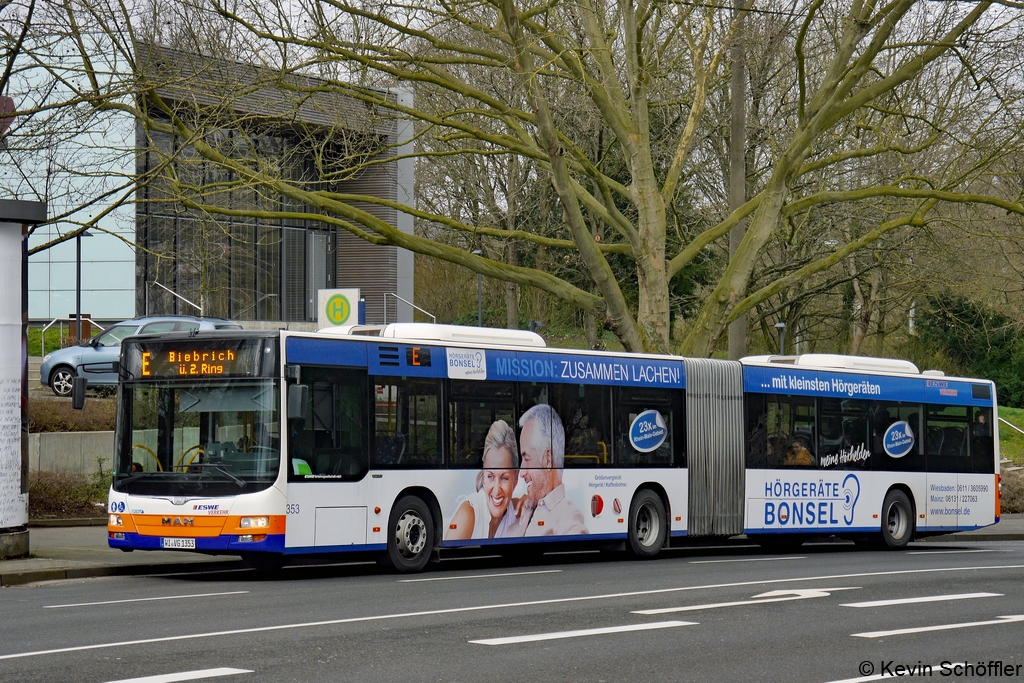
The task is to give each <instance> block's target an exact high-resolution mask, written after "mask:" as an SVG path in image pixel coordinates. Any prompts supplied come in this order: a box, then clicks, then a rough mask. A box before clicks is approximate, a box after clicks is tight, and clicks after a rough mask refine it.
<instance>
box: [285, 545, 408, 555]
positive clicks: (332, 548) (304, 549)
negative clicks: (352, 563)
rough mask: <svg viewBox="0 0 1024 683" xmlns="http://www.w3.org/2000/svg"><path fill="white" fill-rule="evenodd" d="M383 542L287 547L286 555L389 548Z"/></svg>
mask: <svg viewBox="0 0 1024 683" xmlns="http://www.w3.org/2000/svg"><path fill="white" fill-rule="evenodd" d="M387 549H388V547H387V546H386V545H385V544H383V543H369V544H362V545H303V546H297V547H294V548H285V549H284V554H285V555H327V554H334V553H361V552H370V551H373V552H379V551H382V550H387Z"/></svg>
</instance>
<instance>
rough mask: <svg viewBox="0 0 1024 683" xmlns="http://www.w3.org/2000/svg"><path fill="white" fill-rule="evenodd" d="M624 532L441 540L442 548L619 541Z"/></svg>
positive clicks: (624, 535) (623, 536) (624, 536)
mask: <svg viewBox="0 0 1024 683" xmlns="http://www.w3.org/2000/svg"><path fill="white" fill-rule="evenodd" d="M624 538H626V534H624V533H618V534H575V535H572V536H520V537H516V538H466V539H460V540H457V541H443V542H442V543H441V547H442V548H464V547H477V546H499V545H525V544H527V543H563V542H566V543H571V542H573V541H621V540H622V539H624Z"/></svg>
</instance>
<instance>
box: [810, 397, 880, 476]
mask: <svg viewBox="0 0 1024 683" xmlns="http://www.w3.org/2000/svg"><path fill="white" fill-rule="evenodd" d="M818 401H819V403H818V406H819V410H818V464H819V465H820V466H821V467H822V468H824V469H832V470H866V469H870V467H871V465H870V460H871V447H870V445H869V440H868V402H867V401H858V400H856V399H840V398H820V399H818Z"/></svg>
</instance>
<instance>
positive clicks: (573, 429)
mask: <svg viewBox="0 0 1024 683" xmlns="http://www.w3.org/2000/svg"><path fill="white" fill-rule="evenodd" d="M551 404H552V405H553V406H554V407H555V410H556V411H558V415H559V416H560V417H561V418H562V425H563V426H564V427H565V465H566V467H598V466H602V465H610V464H611V463H612V458H611V443H612V425H611V422H612V421H611V387H601V386H593V385H590V386H588V385H583V384H553V385H551Z"/></svg>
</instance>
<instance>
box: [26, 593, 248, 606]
mask: <svg viewBox="0 0 1024 683" xmlns="http://www.w3.org/2000/svg"><path fill="white" fill-rule="evenodd" d="M248 592H249V591H229V592H227V593H196V594H194V595H164V596H162V597H156V598H132V599H131V600H104V601H103V602H76V603H73V604H70V605H44V606H43V609H60V608H62V607H92V606H93V605H120V604H122V603H125V602H149V601H150V600H184V599H185V598H212V597H215V596H218V595H244V594H246V593H248Z"/></svg>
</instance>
